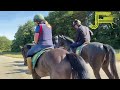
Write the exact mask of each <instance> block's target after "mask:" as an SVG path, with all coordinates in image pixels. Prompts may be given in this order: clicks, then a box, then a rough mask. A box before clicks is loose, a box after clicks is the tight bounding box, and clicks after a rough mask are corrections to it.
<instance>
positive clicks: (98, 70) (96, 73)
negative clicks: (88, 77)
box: [93, 68, 101, 79]
mask: <svg viewBox="0 0 120 90" xmlns="http://www.w3.org/2000/svg"><path fill="white" fill-rule="evenodd" d="M93 72H94V75H95V77H96V79H101V77H100V73H99V72H100V69H95V68H94V69H93Z"/></svg>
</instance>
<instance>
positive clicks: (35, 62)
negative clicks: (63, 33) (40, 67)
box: [32, 48, 51, 69]
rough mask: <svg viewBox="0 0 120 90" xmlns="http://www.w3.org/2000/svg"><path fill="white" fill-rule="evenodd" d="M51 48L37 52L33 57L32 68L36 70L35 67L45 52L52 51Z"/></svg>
mask: <svg viewBox="0 0 120 90" xmlns="http://www.w3.org/2000/svg"><path fill="white" fill-rule="evenodd" d="M50 50H51V48H45V49H42V50H40V51H39V52H37V53H36V54H35V55H34V56H33V57H32V66H33V67H32V68H33V69H35V66H36V64H37V61H38V59H39V58H40V57H41V55H43V54H44V53H45V52H47V51H50Z"/></svg>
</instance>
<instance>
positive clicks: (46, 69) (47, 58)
mask: <svg viewBox="0 0 120 90" xmlns="http://www.w3.org/2000/svg"><path fill="white" fill-rule="evenodd" d="M25 49H28V50H29V48H27V46H26V47H24V48H23V51H25ZM28 50H26V51H28ZM24 54H25V53H24ZM24 56H25V55H24ZM25 58H26V57H25ZM45 76H50V79H90V78H89V74H88V69H87V66H86V63H85V61H84V60H83V58H82V57H80V56H78V55H76V54H74V53H69V52H68V51H67V50H64V49H61V48H55V49H51V50H49V51H46V52H45V53H44V54H42V56H41V57H40V58H39V59H38V61H37V65H36V67H35V69H34V70H33V72H32V77H33V79H40V78H41V77H45Z"/></svg>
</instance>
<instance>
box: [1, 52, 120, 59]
mask: <svg viewBox="0 0 120 90" xmlns="http://www.w3.org/2000/svg"><path fill="white" fill-rule="evenodd" d="M0 55H4V56H8V57H13V58H23V56H22V54H21V52H17V53H16V52H3V53H1V54H0ZM115 56H116V60H119V61H120V53H117V54H116V55H115Z"/></svg>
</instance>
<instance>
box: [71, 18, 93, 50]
mask: <svg viewBox="0 0 120 90" xmlns="http://www.w3.org/2000/svg"><path fill="white" fill-rule="evenodd" d="M73 26H74V28H75V30H76V32H77V33H76V39H75V43H72V44H71V45H70V48H71V49H72V51H73V52H75V49H76V48H77V47H79V46H81V45H83V44H85V43H90V40H91V35H93V32H92V31H91V30H90V29H89V28H88V27H86V26H83V25H82V24H81V21H79V20H77V19H75V21H74V22H73Z"/></svg>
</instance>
